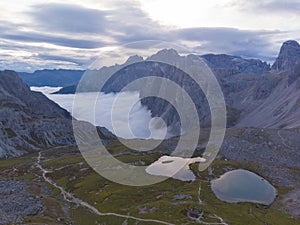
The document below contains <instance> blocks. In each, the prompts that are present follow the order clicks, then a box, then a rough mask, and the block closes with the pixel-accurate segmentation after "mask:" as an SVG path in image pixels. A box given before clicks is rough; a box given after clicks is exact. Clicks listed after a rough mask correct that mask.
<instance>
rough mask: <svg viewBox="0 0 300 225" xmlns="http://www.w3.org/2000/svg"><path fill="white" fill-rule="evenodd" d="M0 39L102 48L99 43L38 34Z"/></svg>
mask: <svg viewBox="0 0 300 225" xmlns="http://www.w3.org/2000/svg"><path fill="white" fill-rule="evenodd" d="M0 37H1V38H3V39H8V40H15V41H21V42H34V43H44V42H45V43H50V44H55V45H58V46H65V47H72V48H85V49H92V48H99V47H102V46H104V43H102V42H101V41H90V40H81V39H72V38H64V37H59V36H50V35H44V34H39V33H30V32H16V33H14V34H0Z"/></svg>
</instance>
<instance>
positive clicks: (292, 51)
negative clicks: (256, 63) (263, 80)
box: [272, 41, 300, 71]
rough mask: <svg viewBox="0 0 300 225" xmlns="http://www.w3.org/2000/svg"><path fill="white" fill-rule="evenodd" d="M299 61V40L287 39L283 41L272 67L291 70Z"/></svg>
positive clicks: (279, 69) (278, 69)
mask: <svg viewBox="0 0 300 225" xmlns="http://www.w3.org/2000/svg"><path fill="white" fill-rule="evenodd" d="M298 63H300V45H299V43H298V42H297V41H286V42H284V43H283V45H282V47H281V49H280V52H279V56H278V57H277V59H276V61H275V63H274V64H273V66H272V69H274V70H277V71H290V70H292V69H293V68H294V66H295V65H296V64H298Z"/></svg>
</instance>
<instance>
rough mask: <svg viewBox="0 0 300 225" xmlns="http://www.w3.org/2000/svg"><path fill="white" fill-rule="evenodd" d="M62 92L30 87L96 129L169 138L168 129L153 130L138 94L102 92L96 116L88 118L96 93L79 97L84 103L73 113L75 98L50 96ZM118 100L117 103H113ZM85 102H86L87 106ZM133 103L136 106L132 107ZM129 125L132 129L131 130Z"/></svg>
mask: <svg viewBox="0 0 300 225" xmlns="http://www.w3.org/2000/svg"><path fill="white" fill-rule="evenodd" d="M59 89H60V87H31V90H33V91H40V92H43V93H44V94H45V95H46V96H47V97H48V98H49V99H51V100H53V101H55V102H56V103H57V104H59V105H60V106H61V107H62V108H64V109H66V110H68V111H69V112H70V113H71V114H72V116H73V117H75V118H76V119H78V120H85V121H88V122H90V123H92V124H94V125H96V126H102V127H106V128H107V129H109V130H110V131H111V132H113V133H114V134H116V135H117V136H119V137H123V138H143V139H147V138H154V139H163V138H165V137H167V136H168V135H166V133H167V128H166V127H165V126H164V127H162V128H159V129H158V128H155V127H154V125H153V119H152V118H151V113H150V111H149V110H147V108H146V107H144V106H142V105H141V103H140V101H139V94H138V93H137V92H122V93H120V94H104V93H99V96H98V99H97V101H96V103H95V113H94V114H93V115H94V117H93V118H90V117H89V116H88V115H89V114H90V112H91V110H93V109H91V107H89V106H88V105H87V104H88V102H89V100H91V99H93V98H94V97H95V93H80V94H77V95H80V99H84V101H81V103H80V109H79V110H76V112H75V113H73V101H74V97H75V95H74V94H66V95H62V94H59V95H57V94H51V93H53V92H55V91H58V90H59ZM97 94H98V93H97ZM117 98H118V101H117V103H118V104H114V102H115V100H116V99H117ZM85 99H86V101H85ZM85 102H87V103H86V105H85ZM133 103H135V104H134V106H133V107H132V105H133ZM128 114H129V116H128ZM112 116H113V121H114V122H113V123H112ZM128 124H129V127H130V129H128Z"/></svg>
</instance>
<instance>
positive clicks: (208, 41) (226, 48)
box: [177, 27, 281, 58]
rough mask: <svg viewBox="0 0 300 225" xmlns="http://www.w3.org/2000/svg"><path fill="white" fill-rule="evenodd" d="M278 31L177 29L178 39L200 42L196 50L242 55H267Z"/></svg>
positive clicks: (271, 48) (271, 49)
mask: <svg viewBox="0 0 300 225" xmlns="http://www.w3.org/2000/svg"><path fill="white" fill-rule="evenodd" d="M279 34H281V32H280V31H250V30H239V29H234V28H217V27H216V28H190V29H182V30H178V31H177V36H178V38H179V39H185V40H190V41H198V42H199V43H202V44H201V45H200V46H198V47H197V50H200V51H202V52H213V53H227V54H233V55H239V56H244V57H254V58H261V57H265V56H266V57H267V58H268V57H269V56H271V55H272V56H274V54H276V52H274V49H273V43H272V42H271V41H270V40H271V38H272V37H275V36H276V35H279Z"/></svg>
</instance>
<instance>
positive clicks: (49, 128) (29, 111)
mask: <svg viewBox="0 0 300 225" xmlns="http://www.w3.org/2000/svg"><path fill="white" fill-rule="evenodd" d="M78 126H80V127H82V128H83V129H85V131H86V132H88V131H89V129H91V128H92V125H90V124H88V123H86V122H79V121H78ZM98 131H99V133H102V131H104V132H103V136H107V135H110V134H108V131H106V130H105V129H104V128H99V129H98ZM74 144H75V140H74V136H73V129H72V117H71V116H70V114H69V113H68V112H67V111H66V110H64V109H62V108H61V107H59V105H57V104H56V103H54V102H53V101H51V100H49V99H48V98H47V97H45V96H44V95H43V94H42V93H39V92H32V91H30V89H29V87H28V86H27V85H25V84H24V83H23V82H22V80H21V79H20V77H19V76H18V74H17V73H16V72H14V71H7V70H6V71H3V72H0V158H8V157H16V156H20V155H22V154H25V153H28V152H33V151H38V150H41V149H47V148H51V147H57V146H71V145H74Z"/></svg>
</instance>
